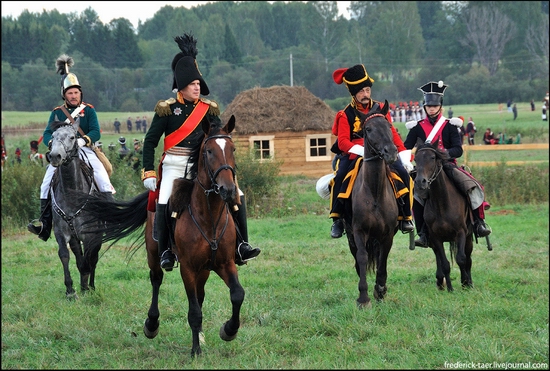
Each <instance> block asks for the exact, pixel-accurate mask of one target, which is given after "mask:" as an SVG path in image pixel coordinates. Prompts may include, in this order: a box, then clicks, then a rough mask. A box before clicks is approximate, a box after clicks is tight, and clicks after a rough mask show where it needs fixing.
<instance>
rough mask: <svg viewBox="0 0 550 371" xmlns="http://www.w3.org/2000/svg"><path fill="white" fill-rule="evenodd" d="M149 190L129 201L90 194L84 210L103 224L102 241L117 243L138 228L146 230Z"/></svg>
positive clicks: (101, 230)
mask: <svg viewBox="0 0 550 371" xmlns="http://www.w3.org/2000/svg"><path fill="white" fill-rule="evenodd" d="M148 199H149V191H146V192H143V193H141V194H139V195H137V196H136V197H134V198H133V199H131V200H129V201H112V200H107V199H105V197H102V196H97V197H96V196H92V197H91V196H88V199H87V202H86V206H84V210H85V211H86V212H88V213H89V214H90V215H92V217H93V219H95V220H93V221H94V222H97V221H99V222H100V223H101V224H103V226H102V228H101V229H100V230H99V231H93V232H100V233H103V236H102V238H101V240H102V242H108V241H113V242H112V243H111V245H113V244H115V243H116V242H118V241H119V240H121V239H122V238H124V237H127V236H129V235H131V234H133V233H134V232H135V231H137V230H144V227H145V222H146V221H147V202H148Z"/></svg>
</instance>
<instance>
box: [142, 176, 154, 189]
mask: <svg viewBox="0 0 550 371" xmlns="http://www.w3.org/2000/svg"><path fill="white" fill-rule="evenodd" d="M143 186H144V187H145V188H147V189H148V190H150V191H153V192H155V191H156V190H157V178H155V177H152V178H147V179H143Z"/></svg>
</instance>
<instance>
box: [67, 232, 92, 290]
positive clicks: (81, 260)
mask: <svg viewBox="0 0 550 371" xmlns="http://www.w3.org/2000/svg"><path fill="white" fill-rule="evenodd" d="M69 245H70V246H71V250H72V252H73V254H74V256H75V259H76V267H77V268H78V272H79V273H80V291H81V292H86V291H88V290H89V289H90V287H89V285H88V280H89V279H90V266H89V263H88V262H87V261H86V258H85V257H84V254H83V252H82V244H81V242H80V241H79V240H78V239H77V238H76V237H74V236H73V237H71V240H70V242H69Z"/></svg>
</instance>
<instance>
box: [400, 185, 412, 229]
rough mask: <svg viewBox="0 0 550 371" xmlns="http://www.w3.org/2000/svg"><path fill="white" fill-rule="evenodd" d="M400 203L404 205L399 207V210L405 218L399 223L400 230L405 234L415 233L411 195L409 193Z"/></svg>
mask: <svg viewBox="0 0 550 371" xmlns="http://www.w3.org/2000/svg"><path fill="white" fill-rule="evenodd" d="M399 202H401V203H402V204H400V205H399V208H400V211H401V214H402V218H403V219H402V220H400V221H399V229H400V230H401V232H403V233H410V232H412V231H414V224H413V222H412V215H411V199H410V196H409V194H408V193H407V194H405V195H404V196H402V197H401V199H400V201H399Z"/></svg>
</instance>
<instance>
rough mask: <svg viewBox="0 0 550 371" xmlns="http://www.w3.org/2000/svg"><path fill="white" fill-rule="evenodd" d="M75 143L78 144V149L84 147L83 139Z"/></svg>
mask: <svg viewBox="0 0 550 371" xmlns="http://www.w3.org/2000/svg"><path fill="white" fill-rule="evenodd" d="M76 141H77V143H78V148H82V147H84V146H86V141H85V140H84V138H78V139H77V140H76Z"/></svg>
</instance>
